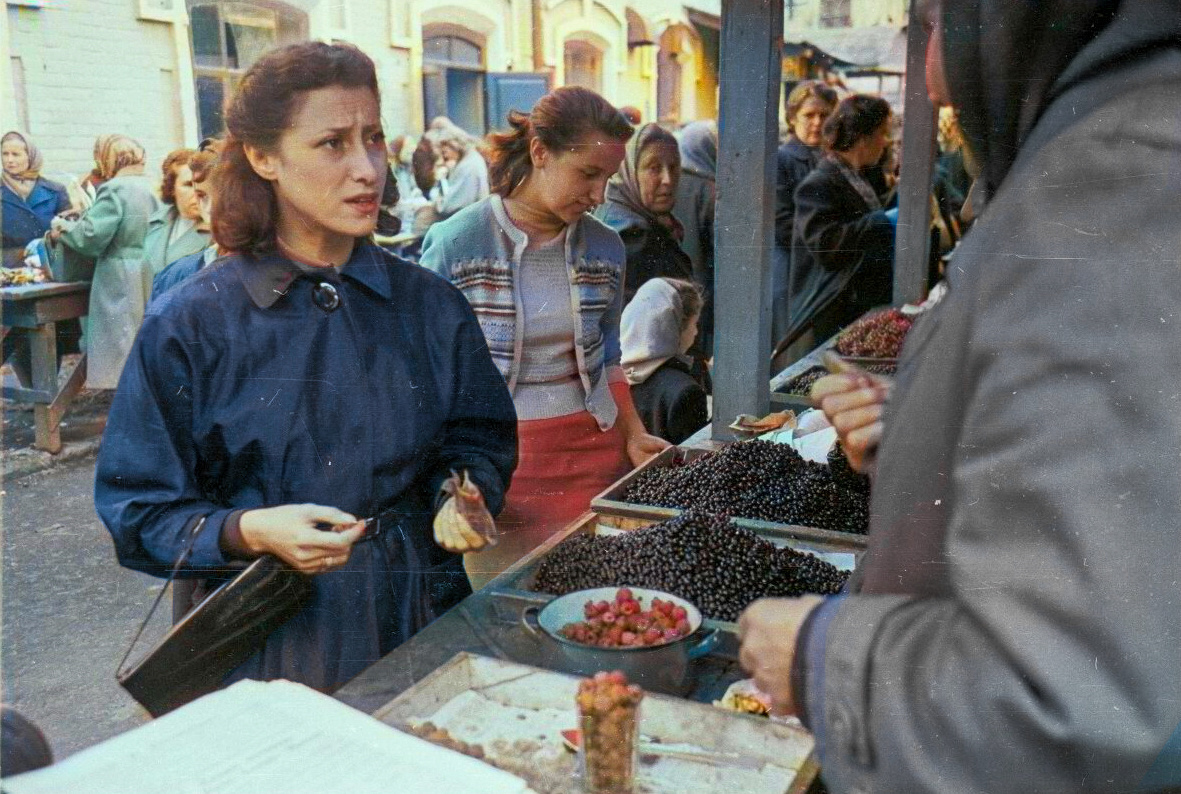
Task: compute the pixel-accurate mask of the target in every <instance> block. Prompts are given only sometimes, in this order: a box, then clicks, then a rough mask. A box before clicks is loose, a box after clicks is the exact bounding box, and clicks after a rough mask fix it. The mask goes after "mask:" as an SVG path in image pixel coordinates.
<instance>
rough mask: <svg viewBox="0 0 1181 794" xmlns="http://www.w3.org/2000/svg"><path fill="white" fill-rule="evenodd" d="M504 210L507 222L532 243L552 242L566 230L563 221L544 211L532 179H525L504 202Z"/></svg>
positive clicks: (544, 208)
mask: <svg viewBox="0 0 1181 794" xmlns="http://www.w3.org/2000/svg"><path fill="white" fill-rule="evenodd" d="M504 209H505V211H506V212H507V213H508V216H509V220H511V221H512V222H513V224H514V225H515V226H516V227H517V228H519V229H520V230H521V231H523V232H525V234H526V235H527V236H528V237H529V238H530V240H532V241H533V242H538V243H544V242H545V241H547V240H552V239H553V238H555V237H557V236H558V235H559V234H561V233H562V230H563V229H565V228H566V222H565V221H563V220H562V219H561V218H559V217H558V216H557V215H555V214H553V213H552V212H550V211H549V210H548V209H546V207H545V205H544V203H543V202H542V201H541V198H540V196H538V195H537V190H536V189H535V188H534V187H533V185H532V179H526V180H525V184H523V185H521V186H520V187H519V188H517V189H516V190H514V191H513V193H512V195H511V196H509V197H508V198H506V199H505V200H504Z"/></svg>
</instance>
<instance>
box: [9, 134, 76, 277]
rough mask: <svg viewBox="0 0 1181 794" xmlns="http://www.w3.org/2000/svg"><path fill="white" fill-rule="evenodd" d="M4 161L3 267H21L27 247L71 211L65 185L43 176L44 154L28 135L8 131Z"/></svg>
mask: <svg viewBox="0 0 1181 794" xmlns="http://www.w3.org/2000/svg"><path fill="white" fill-rule="evenodd" d="M0 154H2V157H3V162H4V177H3V178H4V184H3V187H2V188H0V193H2V194H3V206H4V213H3V229H4V266H5V267H20V266H21V265H22V264H23V263H24V259H25V246H26V245H28V244H29V243H31V242H32V241H33V240H36V239H38V238H40V237H42V236H44V235H45V233H46V232H47V231H49V224H50V222H51V221H52V220H53V218H54V216H55V215H57V214H58V213H61V212H65V211H66V210H68V209H69V208H70V198H69V195H68V194H67V193H66V189H65V187H64V186H63V185H59V184H58V183H57V182H51V181H50V180H48V179H46V178H45V177H43V176H41V168H42V166H43V163H42V158H41V152H40V150H39V149H38V148H37V147H36V146H35V145H34V144H33V142H32V141H31V140H29V138H28V136H26V135H24V134H22V133H19V132H16V131H15V130H13V131H12V132H6V133H5V134H4V137H3V138H0Z"/></svg>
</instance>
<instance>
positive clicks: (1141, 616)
mask: <svg viewBox="0 0 1181 794" xmlns="http://www.w3.org/2000/svg"><path fill="white" fill-rule="evenodd" d="M979 5H984V6H986V7H987V8H985V9H980V8H978V7H977V6H979ZM1066 5H1069V6H1070V8H1069V10H1067V9H1066V7H1065V6H1066ZM965 6H968V7H969V8H967V9H966V10H965V8H964V7H965ZM949 7H950V6H949ZM1018 7H1020V9H1019V8H1018ZM1113 7H1118V11H1116V12H1114V13H1113V12H1112V8H1113ZM1019 10H1020V11H1022V12H1023V13H1024V14H1025V15H1026V18H1023V19H1017V18H1014V17H1015V16H1016V15H1017V13H1018V11H1019ZM951 13H952V14H959V13H964V14H966V17H967V18H966V20H965V22H964V26H963V27H955V26H954V23H955V22H957V21H958V20H959V19H961V17H958V16H953V17H951V18H950V19H951V21H952V22H953V27H952V28H951V29H950V30H949V34H948V37H947V43H946V46H945V52H947V55H948V57H949V58H954V57H956V54H957V53H960V54H961V56H960V57H962V58H964V59H965V60H970V58H969V56H972V55H973V54H978V52H983V53H984V54H985V55H984V59H983V63H984V68H985V71H984V74H983V75H982V74H980V73H979V72H975V73H973V71H972V68H971V64H968V65H965V64H964V63H962V62H961V63H958V64H956V65H955V66H953V68H952V69H951V78H952V91H953V95H954V96H956V98H957V101H961V100H960V99H959V97H961V96H963V97H965V98H964V99H963V100H962V101H964V102H966V103H971V102H979V103H980V104H979V105H978V106H973V107H972V108H971V112H969V113H968V114H967V118H968V119H969V120H971V119H973V118H976V119H980V120H982V121H985V122H988V123H982V124H980V125H977V126H971V127H970V128H969V130H968V131H969V133H975V134H976V135H978V136H979V137H978V141H977V145H980V146H981V148H982V149H983V153H984V154H987V153H988V151H989V150H991V151H992V152H993V153H994V156H995V158H999V159H993V160H992V165H993V168H991V169H989V170H987V171H986V174H987V177H986V178H987V179H988V180H989V183H990V184H991V186H992V187H993V188H994V194H993V196H992V198H991V200H990V202H989V204H988V205H987V207H986V209H985V211H984V214H983V215H982V217H981V218H980V219H979V221H978V222H977V224H976V226H974V227H973V229H972V231H971V232H970V233H969V234H968V235H967V237H966V238H965V239H964V241H963V243H962V245H961V248H960V250H959V251H958V252H957V253H956V255H955V258H954V259H953V260H952V262H951V264H950V266H949V267H948V274H949V282H950V293H949V295H948V297H947V298H946V299H945V300H944V301H943V303H942V304H941V305H939V306H938V307H937V308H936V309H935V310H934V311H932V312H931V313H930V314H929V315H928V316H925V317H923V318H922V319H921V320H919V322H918V324H917V325H916V326H915V328H914V330H913V331H912V333H911V336H910V337H909V338H908V340H907V342H906V346H905V349H904V351H903V355H902V362H901V365H900V370H899V374H898V381H897V385H896V388H895V391H894V395H893V399H892V401H891V403H890V405H889V406H888V408H887V414H886V417H885V427H886V430H885V435H884V438H883V439H882V443H881V447H880V449H879V455H878V464H877V479H876V481H875V483H874V489H873V502H872V505H871V514H872V520H871V526H870V535H869V542H870V552H869V554H870V558H869V560H868V561H867V562H866V563H865V564H864V566H863V570H862V573H863V577H864V578H863V583H862V587H861V590H860V592H859V593H857V594H855V595H851V596H848V597H846V598H845V599H844V600H843V601H842V602H840V603H839V605H838V606H836V607H835V609H833V610H832V611H831V613H829V611H828V610H822V611H821V612H819V613H814V617H813V619H812V620H811V621H810V623H809V628H810V630H809V631H808V632H806V634H805V636H804V638H803V639H802V643H801V646H800V652H801V654H802V655H803V656H804V657H806V658H809V659H815V658H817V656H819V658H820V659H822V660H823V661H822V663H821V664H819V665H809V666H808V669H807V671H806V676H804V691H803V692H797V698H799V697H800V696H801V695H802V696H803V697H804V698H805V700H806V703H807V706H808V710H809V720H810V722H811V724H812V726H813V727H814V728H815V729H816V730H817V734H818V736H819V737H820V740H821V742H822V744H823V747H822V756H823V759H822V766H823V769H824V776H825V779H826V781H827V782H828V784H829V787H830V789H831V790H832V791H834V792H848V791H857V792H907V794H921V793H922V792H956V793H957V794H969V793H971V792H990V793H995V792H1017V791H1020V792H1037V793H1038V794H1041V793H1043V792H1092V791H1093V792H1100V791H1101V792H1124V791H1134V790H1141V789H1139V788H1137V787H1138V786H1140V785H1141V784H1143V785H1145V786H1146V787H1147V788H1164V786H1165V785H1166V784H1169V783H1171V784H1174V785H1175V784H1176V783H1177V782H1178V781H1177V780H1176V776H1177V775H1178V765H1177V759H1176V754H1177V753H1178V750H1179V748H1178V746H1177V744H1178V743H1179V742H1178V741H1177V740H1176V739H1174V746H1173V750H1172V752H1173V753H1174V757H1173V762H1172V766H1171V767H1170V766H1169V764H1168V763H1166V762H1164V761H1162V760H1158V759H1160V754H1161V752H1162V748H1163V747H1164V746H1165V744H1166V741H1168V740H1169V738H1170V736H1172V735H1173V734H1174V731H1176V730H1177V728H1178V723H1179V721H1181V674H1179V671H1181V609H1179V608H1178V604H1179V598H1181V596H1179V592H1181V591H1179V589H1178V588H1179V585H1178V581H1181V542H1179V540H1178V537H1179V529H1181V487H1179V486H1181V476H1179V474H1178V470H1179V461H1181V405H1179V401H1181V396H1178V395H1179V392H1181V387H1179V386H1178V373H1181V308H1179V307H1181V268H1179V266H1178V251H1179V246H1181V237H1179V236H1178V232H1177V228H1178V222H1177V215H1176V213H1177V207H1179V206H1181V181H1179V180H1178V179H1177V175H1176V174H1177V168H1176V164H1177V162H1178V159H1179V158H1181V128H1179V127H1178V125H1177V119H1178V118H1181V93H1179V92H1178V91H1177V90H1176V86H1177V85H1179V84H1181V47H1179V46H1178V44H1177V42H1178V41H1181V8H1179V7H1178V5H1177V4H1176V3H1175V2H1153V1H1150V0H1142V1H1139V2H1137V1H1136V0H1132V1H1128V0H1125V1H1124V2H1116V3H1102V4H1100V3H1098V2H1096V3H1090V2H1075V0H1071V2H1070V3H1069V4H1067V3H1065V0H1061V1H1059V2H1055V1H1054V0H1050V1H1049V2H1045V3H1040V4H1009V3H1003V2H1001V0H995V2H994V1H993V0H985V2H983V3H971V2H963V3H958V4H955V5H954V8H953V11H952V12H951ZM977 16H979V17H986V18H989V19H991V20H992V22H993V23H994V24H993V25H992V26H991V27H990V28H989V30H990V31H991V33H990V34H989V35H991V36H999V37H1004V36H1015V35H1020V36H1024V37H1026V41H1025V43H1024V46H1023V47H1020V48H1018V47H1015V46H1013V45H1012V43H1011V42H1009V45H1010V46H1008V47H1006V46H1005V44H1004V43H1003V42H999V43H998V42H987V43H985V42H973V41H971V35H970V34H969V32H967V31H969V29H970V28H972V24H971V20H972V19H976V18H977ZM1065 20H1070V22H1069V24H1066V25H1065V26H1063V22H1064V21H1065ZM1002 23H1003V24H1002ZM1076 26H1081V28H1082V29H1083V30H1084V32H1083V33H1080V32H1079V30H1078V29H1075V28H1076ZM977 30H978V28H977ZM1042 35H1044V36H1046V37H1047V38H1045V39H1042V38H1041V36H1042ZM1071 35H1076V36H1077V38H1078V40H1076V42H1075V44H1074V47H1073V49H1068V51H1067V52H1066V53H1065V54H1063V53H1061V52H1059V53H1058V55H1059V56H1062V57H1059V58H1058V60H1057V61H1050V62H1049V63H1046V62H1044V61H1043V62H1041V64H1040V68H1041V69H1042V70H1043V71H1044V70H1051V71H1050V78H1049V79H1044V80H1042V81H1041V82H1040V83H1039V82H1037V80H1036V79H1034V78H1035V77H1036V75H1034V74H1031V73H1029V72H1028V71H1026V72H1025V73H1024V74H1020V75H1017V77H1018V78H1019V79H1013V78H1014V75H1013V74H1012V73H1007V74H1001V75H997V74H993V73H990V72H988V70H987V67H988V64H989V63H990V58H992V57H993V53H996V57H998V58H1000V57H1003V56H1004V55H1005V54H1006V52H1008V51H1009V50H1010V49H1011V50H1014V51H1016V50H1018V49H1020V50H1021V51H1023V52H1026V53H1027V54H1028V58H1029V59H1037V58H1039V57H1045V56H1046V54H1047V53H1046V49H1043V48H1039V47H1038V46H1036V45H1037V44H1038V42H1039V41H1052V42H1057V43H1059V44H1061V42H1062V40H1063V38H1064V37H1066V38H1068V37H1069V36H1071ZM1088 36H1089V37H1090V38H1089V39H1088V38H1087V37H1088ZM974 63H975V65H976V66H979V64H980V61H975V62H974ZM1002 63H1004V64H1008V66H1006V68H1009V69H1017V68H1018V67H1019V66H1021V64H1017V63H1016V62H1014V63H1013V64H1010V62H1009V61H1002ZM957 80H962V81H963V82H957ZM998 81H999V82H998ZM1015 85H1019V86H1020V90H1017V89H1015V88H1014V86H1015ZM985 96H987V97H989V98H988V100H987V101H985V100H984V99H982V97H985ZM1005 96H1008V100H1006V101H1002V99H1003V98H1004V97H1005ZM1039 108H1040V111H1039ZM1009 112H1012V116H1013V118H1014V119H1016V118H1018V117H1020V118H1021V119H1023V120H1022V121H1021V122H1020V123H1016V124H1014V125H1013V126H1012V127H1011V128H1009V129H1011V133H1010V135H1009V138H1008V146H1007V147H1006V146H1004V145H1003V138H1004V136H1003V135H1000V134H999V133H998V130H1004V129H1006V128H1008V127H1006V124H1005V119H1006V118H1007V117H1008V116H1007V115H1006V114H1007V113H1009ZM985 138H988V142H987V143H984V139H985ZM1014 151H1015V152H1016V157H1015V159H1013V158H1011V157H1009V159H1008V161H1007V162H1002V161H1003V160H1004V158H1006V157H1008V155H1007V154H1005V153H1007V152H1014ZM818 646H819V647H818ZM818 649H819V651H820V654H819V655H817V654H816V651H817V650H818ZM797 680H799V679H797ZM1154 764H1155V767H1154V766H1153V765H1154ZM1150 769H1151V770H1153V771H1152V772H1151V773H1150ZM1146 775H1148V777H1146Z"/></svg>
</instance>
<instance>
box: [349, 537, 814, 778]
mask: <svg viewBox="0 0 1181 794" xmlns="http://www.w3.org/2000/svg"><path fill="white" fill-rule="evenodd" d="M600 521H602V522H604V523H606V524H608V525H611V526H613V527H615V528H621V529H629V528H637V527H639V526H644V525H646V523H647V522H644V521H628V520H626V519H622V520H621V519H613V518H609V517H607V518H601V517H599V516H597V515H594V514H586V515H584V516H583V517H582V518H580V519H579V520H578V521H576V522H575V523H574V524H572V525H571V526H569V527H568V528H566V529H565V530H562V531H561V532H558V533H557V534H555V535H554V536H553V537H551V538H550V539H549V540H548V541H546V543H544V544H543V545H541V546H539V547H538V548H537V549H535V550H534V551H533V552H532V553H530V554H529V555H528V556H526V557H525V558H523V559H521V560H520V561H518V562H517V563H516V564H515V565H513V566H512V567H511V568H509V569H508V570H506V571H505V572H504V573H502V574H501V575H500V576H498V577H497V578H496V579H494V580H493V581H492V582H491V583H489V584H488V585H487V586H486V587H484V588H483V589H481V590H479V591H477V592H476V593H474V594H472V595H471V596H469V597H468V598H466V599H465V600H464V601H462V602H461V603H460V604H458V605H457V606H456V607H454V608H453V609H451V610H450V611H448V612H447V613H446V614H445V615H443V616H442V617H440V618H439V619H438V620H436V621H435V622H433V623H432V624H431V625H429V626H427V627H426V628H425V629H423V630H422V631H421V632H419V633H418V634H416V635H415V636H414V637H413V638H411V639H410V640H409V641H407V642H405V643H403V644H402V645H401V646H399V647H398V648H397V649H395V650H394V651H392V652H391V653H389V654H388V655H386V656H385V657H384V658H383V659H381V660H380V661H378V662H376V663H374V664H373V665H372V666H371V667H369V668H368V669H367V670H365V671H364V672H362V673H361V674H360V675H358V676H357V677H356V678H354V679H352V680H351V681H349V682H348V683H347V684H345V685H344V686H343V687H341V688H340V689H339V690H337V691H336V692H335V694H334V696H335V697H336V698H337V699H338V700H340V701H342V702H344V703H346V704H348V705H350V706H352V707H354V708H357V709H359V710H361V711H364V712H366V713H368V714H375V715H378V716H379V717H380V716H381V715H383V714H387V713H389V711H390V704H391V701H394V700H395V699H396V698H399V696H403V695H404V693H407V692H411V691H414V690H415V688H416V685H419V684H420V682H424V680H425V679H428V678H430V677H431V676H432V674H434V673H436V671H439V670H442V669H444V668H446V667H447V666H448V665H449V664H452V663H453V662H452V660H453V659H454V657H456V655H457V654H474V655H477V656H480V657H489V658H491V659H495V660H501V661H503V662H510V663H515V664H519V665H528V666H530V667H534V668H541V669H544V670H551V671H557V672H563V673H569V674H576V673H577V670H576V668H574V667H572V666H571V662H570V661H569V660H568V658H567V656H566V654H565V653H564V651H563V648H562V647H561V646H560V644H559V643H557V642H555V641H554V640H552V639H550V638H548V637H544V636H538V635H537V634H535V633H534V632H533V631H531V630H530V629H529V628H528V627H527V625H526V623H525V613H526V610H527V609H528V608H530V607H542V606H544V605H545V604H546V603H548V602H549V601H551V600H552V599H553V596H550V595H547V594H544V593H537V592H533V591H531V590H529V589H528V588H529V583H530V579H531V576H532V575H533V573H534V572H535V571H536V569H537V567H538V565H539V564H540V562H541V560H542V559H543V558H544V557H545V555H546V554H548V553H549V552H550V551H552V550H553V548H554V547H556V546H557V545H558V544H560V543H561V542H562V541H564V540H566V539H567V538H569V537H571V536H572V535H575V534H577V533H582V532H588V531H594V528H595V527H596V526H597V525H598V524H599V523H600ZM715 629H716V630H717V631H718V642H717V645H716V646H714V647H713V648H712V650H710V651H709V652H708V653H707V654H705V655H703V656H701V657H700V658H697V659H693V660H691V661H690V662H689V668H688V674H687V676H686V681H685V686H684V688H683V691H681V692H679V693H677V694H678V695H679V696H680V697H681V698H684V699H686V700H690V701H695V702H698V703H705V704H710V703H712V702H713V701H715V700H718V699H720V698H721V697H722V696H723V695H724V694H725V692H726V689H727V688H728V687H729V686H730V685H731V684H732V683H734V682H735V681H738V680H740V679H743V678H746V675H745V673H743V671H742V669H741V667H740V666H739V664H738V650H739V641H738V633H737V626H736V625H735V624H733V623H726V622H720V621H710V620H706V621H705V624H704V626H703V627H702V631H703V632H705V631H712V630H715ZM637 683H639V684H640V685H641V686H643V681H638V682H637ZM424 686H425V684H424ZM419 688H421V687H419ZM740 718H741V719H743V720H760V721H761V720H764V719H765V718H761V717H753V716H751V717H748V716H742V717H740ZM768 727H771V726H768ZM805 735H806V734H805ZM817 777H818V768H817V766H816V764H815V763H814V761H813V760H812V759H811V758H810V757H809V758H808V760H807V762H806V763H804V765H803V766H802V767H801V768H800V769H799V771H798V772H797V774H796V778H795V781H794V782H793V784H792V786H791V787H790V789H789V790H788V791H787V792H785V793H784V794H803V792H805V791H808V790H809V787H810V786H811V785H813V784H814V783H815V781H816V780H817Z"/></svg>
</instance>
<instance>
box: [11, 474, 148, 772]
mask: <svg viewBox="0 0 1181 794" xmlns="http://www.w3.org/2000/svg"><path fill="white" fill-rule="evenodd" d="M93 482H94V460H93V458H90V459H88V460H85V461H79V462H76V463H73V464H65V465H62V466H58V467H55V468H53V469H50V470H48V471H45V472H41V473H39V474H34V475H31V476H28V477H24V478H21V479H18V480H15V481H12V482H7V483H5V484H4V486H3V489H4V492H3V582H2V595H3V602H2V609H3V613H2V618H0V634H2V636H0V645H2V654H0V665H2V678H3V693H4V694H3V698H4V702H5V703H7V704H9V705H12V706H14V707H15V708H16V709H17V710H18V711H20V712H21V713H23V714H24V715H25V716H27V717H28V718H29V719H31V720H33V722H35V723H36V724H37V725H39V726H40V727H41V729H42V730H43V731H44V732H45V735H46V737H47V738H48V739H49V742H50V744H51V745H52V747H53V751H54V754H55V757H56V758H57V759H58V760H60V759H62V758H64V757H66V756H68V755H70V754H72V753H75V752H77V751H78V750H81V749H84V748H86V747H89V746H91V745H93V744H95V743H97V742H100V741H102V740H104V739H107V738H110V737H111V736H114V735H116V734H119V733H123V732H124V731H127V730H129V729H131V728H133V727H135V726H136V725H140V724H142V723H144V722H147V720H148V716H147V713H146V712H144V711H143V710H142V709H140V707H139V706H138V705H137V704H136V703H135V701H133V700H132V699H131V698H130V697H129V696H128V695H127V694H126V693H124V692H123V690H122V689H121V688H120V687H119V685H118V683H117V682H116V681H115V668H116V666H117V665H118V663H119V660H120V659H121V658H122V656H123V652H124V651H125V650H126V647H127V643H129V642H130V641H131V637H132V636H133V634H134V632H135V629H136V627H137V626H138V625H139V623H140V621H142V620H143V618H144V617H145V616H146V615H147V611H148V607H149V606H150V604H151V600H152V599H153V598H154V597H155V596H156V593H157V592H158V588H159V586H160V584H161V582H160V581H159V580H156V579H153V578H152V577H149V576H146V575H143V574H139V573H136V572H134V571H129V570H126V569H124V568H121V567H120V566H119V565H118V563H117V562H116V561H115V552H114V548H113V547H112V545H111V540H110V536H109V535H108V534H107V532H106V530H105V529H104V528H103V526H102V524H101V523H100V522H99V520H98V517H97V516H96V515H95V513H94V503H93V492H92V488H93ZM159 612H160V613H162V614H160V615H158V616H157V617H156V619H154V620H153V622H152V625H151V626H149V629H148V630H147V631H146V632H145V636H144V639H143V640H141V643H143V642H145V641H146V642H148V643H151V642H154V641H155V640H156V639H158V638H159V637H160V636H162V635H163V633H164V632H165V631H166V630H167V624H168V621H169V613H170V606H169V602H168V599H167V598H165V601H164V603H162V604H161V607H160V610H159ZM146 647H150V646H146V645H141V648H146Z"/></svg>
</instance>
